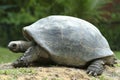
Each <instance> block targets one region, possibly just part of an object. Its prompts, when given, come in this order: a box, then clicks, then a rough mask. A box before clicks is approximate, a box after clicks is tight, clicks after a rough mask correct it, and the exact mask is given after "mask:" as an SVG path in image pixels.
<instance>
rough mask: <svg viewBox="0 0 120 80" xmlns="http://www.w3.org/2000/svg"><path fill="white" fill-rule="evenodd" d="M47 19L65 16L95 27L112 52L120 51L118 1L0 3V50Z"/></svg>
mask: <svg viewBox="0 0 120 80" xmlns="http://www.w3.org/2000/svg"><path fill="white" fill-rule="evenodd" d="M49 15H68V16H74V17H78V18H82V19H85V20H87V21H89V22H91V23H93V24H94V25H96V26H97V27H98V28H99V29H100V31H101V32H102V34H103V35H104V36H105V37H106V39H107V40H108V42H109V44H110V46H111V48H112V49H113V50H120V1H119V0H1V1H0V46H2V47H6V46H7V44H8V42H9V41H11V40H22V39H24V37H23V36H22V28H23V27H24V26H27V25H30V24H32V23H33V22H35V21H37V20H38V19H40V18H43V17H46V16H49Z"/></svg>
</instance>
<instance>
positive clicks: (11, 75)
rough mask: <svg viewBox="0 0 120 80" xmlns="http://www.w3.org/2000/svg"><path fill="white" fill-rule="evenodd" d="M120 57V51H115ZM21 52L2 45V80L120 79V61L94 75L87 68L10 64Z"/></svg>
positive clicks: (0, 49)
mask: <svg viewBox="0 0 120 80" xmlns="http://www.w3.org/2000/svg"><path fill="white" fill-rule="evenodd" d="M115 54H116V57H117V58H118V59H120V52H119V51H115ZM20 56H21V54H15V53H12V52H10V51H9V50H8V49H6V48H1V47H0V80H120V61H118V64H117V65H115V67H108V66H106V69H105V70H104V73H103V74H102V75H101V76H97V77H92V76H88V75H87V74H86V70H83V69H78V68H70V67H62V66H55V65H49V66H39V67H29V68H13V67H12V66H10V64H11V62H14V61H15V60H16V59H17V58H19V57H20Z"/></svg>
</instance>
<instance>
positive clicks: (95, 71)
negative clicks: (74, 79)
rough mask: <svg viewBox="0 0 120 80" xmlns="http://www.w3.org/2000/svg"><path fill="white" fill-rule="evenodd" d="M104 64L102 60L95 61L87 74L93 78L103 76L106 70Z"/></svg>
mask: <svg viewBox="0 0 120 80" xmlns="http://www.w3.org/2000/svg"><path fill="white" fill-rule="evenodd" d="M104 64H105V63H104V61H103V60H102V59H99V60H95V61H93V62H92V63H91V64H90V65H89V66H88V68H87V74H89V75H92V76H97V75H101V74H102V73H103V70H104V69H105V68H104Z"/></svg>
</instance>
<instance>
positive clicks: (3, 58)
mask: <svg viewBox="0 0 120 80" xmlns="http://www.w3.org/2000/svg"><path fill="white" fill-rule="evenodd" d="M20 55H21V54H17V53H12V52H11V51H9V50H8V49H6V48H1V47H0V64H1V63H8V62H13V61H15V60H16V59H17V58H18V57H19V56H20Z"/></svg>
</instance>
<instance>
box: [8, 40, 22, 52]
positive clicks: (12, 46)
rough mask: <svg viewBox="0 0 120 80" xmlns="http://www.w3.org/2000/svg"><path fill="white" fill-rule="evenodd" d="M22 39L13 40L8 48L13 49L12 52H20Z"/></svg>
mask: <svg viewBox="0 0 120 80" xmlns="http://www.w3.org/2000/svg"><path fill="white" fill-rule="evenodd" d="M20 44H21V43H20V41H11V42H10V43H9V44H8V48H9V49H10V50H11V51H12V52H16V53H17V52H19V50H20Z"/></svg>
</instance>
